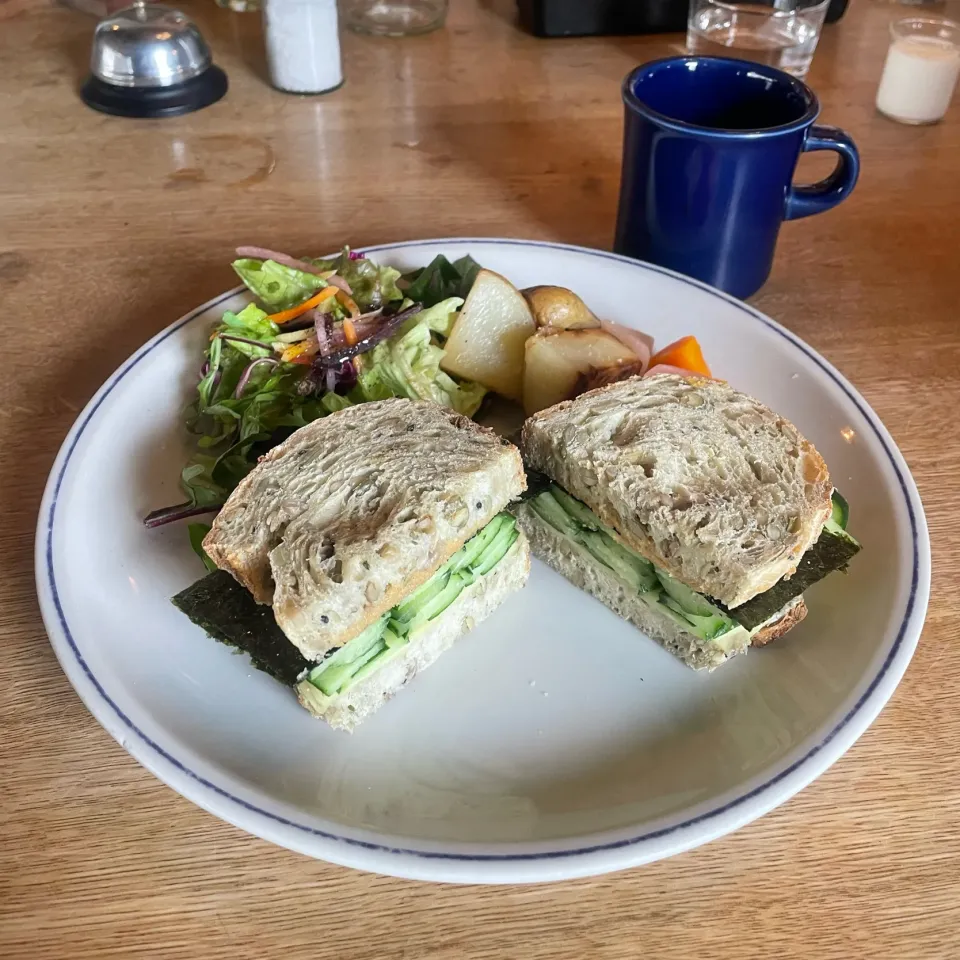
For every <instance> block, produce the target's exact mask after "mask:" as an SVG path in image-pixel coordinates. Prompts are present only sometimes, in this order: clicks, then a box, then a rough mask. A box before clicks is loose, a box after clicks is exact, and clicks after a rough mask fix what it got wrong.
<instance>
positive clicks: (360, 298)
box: [311, 247, 403, 313]
mask: <svg viewBox="0 0 960 960" xmlns="http://www.w3.org/2000/svg"><path fill="white" fill-rule="evenodd" d="M311 262H312V263H315V264H316V265H317V266H318V267H322V268H323V269H324V270H336V271H337V275H338V276H340V277H343V279H344V280H346V281H347V283H348V284H350V289H351V290H352V291H353V299H354V301H355V302H356V304H357V306H358V307H359V308H360V309H361V310H363V311H364V312H365V313H366V312H367V311H369V310H377V309H379V308H380V307H382V306H385V305H386V304H388V303H390V302H391V301H393V300H402V299H403V294H402V293H401V292H400V288H399V287H398V286H397V281H398V280H399V279H400V271H399V270H395V269H394V268H393V267H381V266H379V265H378V264H376V263H374V262H373V261H372V260H368V259H367V258H366V257H357V258H355V259H352V258H351V257H350V248H349V247H344V248H343V250H342V251H341V253H340V255H339V256H338V257H333V258H332V259H330V260H313V261H311Z"/></svg>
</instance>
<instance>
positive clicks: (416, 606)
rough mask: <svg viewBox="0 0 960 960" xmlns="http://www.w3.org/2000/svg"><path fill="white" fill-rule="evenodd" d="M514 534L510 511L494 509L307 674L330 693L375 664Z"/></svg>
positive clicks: (495, 558) (503, 550)
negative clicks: (429, 572)
mask: <svg viewBox="0 0 960 960" xmlns="http://www.w3.org/2000/svg"><path fill="white" fill-rule="evenodd" d="M519 535H520V534H519V532H518V531H517V527H516V521H515V520H514V519H513V517H511V516H510V515H509V514H507V513H501V514H498V515H497V516H496V517H494V518H493V520H491V521H490V523H488V524H487V525H486V526H485V527H484V528H483V529H482V530H481V531H480V532H479V533H477V534H475V535H474V536H473V537H471V538H470V539H469V540H468V541H467V542H466V543H465V544H464V545H463V546H462V547H461V548H460V549H459V550H458V551H457V552H456V553H455V554H454V555H453V556H452V557H451V558H450V559H449V560H448V561H447V562H446V563H445V564H444V565H443V566H442V567H441V568H440V569H439V570H437V572H436V573H435V574H434V575H433V576H432V577H431V578H430V579H429V580H427V582H426V583H424V584H422V585H421V586H420V587H418V588H417V589H416V590H415V591H414V592H413V593H412V594H411V595H410V596H409V597H407V598H406V600H404V601H403V602H402V603H399V604H397V605H396V606H395V607H394V608H393V609H392V610H390V611H389V613H387V614H386V615H385V616H384V617H383V618H382V619H381V620H379V621H378V622H377V623H376V624H374V625H373V626H372V627H370V628H368V629H367V630H365V631H364V632H363V633H362V634H360V636H358V637H354V639H353V640H351V641H350V642H349V643H347V644H345V645H344V646H343V647H341V648H340V650H338V651H337V652H336V653H335V654H333V655H332V656H331V657H328V658H327V659H326V660H324V661H323V663H320V664H318V665H317V666H316V667H314V668H313V669H312V670H311V671H310V673H309V674H307V679H308V680H309V681H310V683H312V684H313V685H314V686H315V687H317V688H318V689H320V690H321V691H322V692H323V693H325V694H326V695H327V696H336V695H337V694H339V693H344V692H346V691H347V690H349V689H350V688H351V687H352V686H354V685H355V684H357V683H359V682H360V681H361V680H362V679H363V678H364V677H368V676H370V675H371V674H372V673H374V672H376V671H377V670H379V669H380V667H382V666H383V665H384V664H386V663H388V662H389V661H390V660H392V659H393V658H394V657H395V656H397V655H398V654H399V653H400V651H401V650H402V649H403V647H404V646H405V645H406V644H407V643H408V642H409V641H410V639H411V638H413V637H414V635H415V633H416V631H417V630H418V629H419V628H420V627H422V626H424V625H425V624H427V623H429V622H430V621H431V620H436V618H437V617H439V616H440V615H441V614H442V613H443V612H444V611H445V610H446V609H447V607H449V606H450V604H452V603H453V602H454V600H456V599H457V597H459V596H460V594H461V593H463V591H464V590H465V589H466V588H467V587H468V586H470V584H472V583H474V582H475V581H476V580H477V578H479V577H482V576H485V575H486V574H488V573H489V572H490V571H491V570H493V568H494V567H496V565H497V564H498V563H499V562H500V561H501V560H502V559H503V558H504V556H506V554H507V551H508V550H509V549H510V547H512V546H513V544H514V543H515V542H516V539H517V537H518V536H519Z"/></svg>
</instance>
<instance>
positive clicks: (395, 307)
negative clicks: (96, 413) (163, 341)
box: [144, 247, 487, 559]
mask: <svg viewBox="0 0 960 960" xmlns="http://www.w3.org/2000/svg"><path fill="white" fill-rule="evenodd" d="M237 256H238V259H237V260H235V261H234V262H233V268H234V270H235V271H236V272H237V274H238V275H239V277H240V279H241V280H242V281H243V283H244V285H245V286H246V287H247V289H248V290H249V291H250V292H251V293H252V294H253V300H252V301H251V302H250V303H248V304H247V306H245V307H244V308H243V309H242V310H241V311H240V312H239V313H234V312H233V311H230V310H227V311H226V312H225V313H224V314H223V317H222V318H221V320H220V322H219V323H218V324H217V325H216V327H215V328H214V329H213V331H212V332H211V336H210V342H209V345H208V346H207V349H206V353H205V356H204V359H203V365H202V367H201V368H200V372H199V376H198V383H197V391H196V397H195V398H194V400H193V402H192V403H191V404H190V406H189V407H188V409H187V412H186V427H187V430H188V431H189V433H190V435H191V437H192V438H193V442H194V449H193V453H192V454H191V456H190V459H189V460H188V462H187V464H186V465H185V466H184V468H183V471H182V473H181V480H180V483H181V487H182V489H183V492H184V495H185V496H186V500H185V501H184V502H182V503H178V504H176V505H174V506H171V507H165V508H163V509H160V510H155V511H153V512H152V513H151V514H150V515H149V516H147V517H146V518H145V521H144V522H145V523H146V524H147V526H150V527H155V526H161V525H163V524H165V523H170V522H172V521H175V520H181V519H184V518H189V517H199V516H202V515H203V514H209V513H215V512H216V511H217V510H218V509H219V508H220V507H221V506H222V505H223V503H224V502H225V501H226V499H227V497H228V496H229V495H230V493H231V491H232V490H233V489H234V488H235V487H236V486H237V484H238V483H239V482H240V481H241V480H242V479H243V478H244V477H245V476H246V475H247V474H248V473H249V472H250V471H251V470H252V469H253V467H254V466H255V465H256V462H257V459H258V457H260V456H262V455H263V454H264V453H265V452H266V451H267V450H269V449H270V448H271V447H273V446H275V445H276V444H278V443H280V442H281V441H283V440H285V439H286V438H287V437H288V436H290V434H292V433H293V432H294V431H295V430H296V429H297V428H299V427H302V426H304V425H305V424H307V423H310V422H311V421H313V420H316V419H317V418H319V417H323V416H326V415H327V414H329V413H333V412H334V411H336V410H341V409H343V408H344V407H347V406H350V405H352V404H355V403H364V402H367V401H371V400H384V399H387V398H389V397H406V398H409V399H412V400H418V399H419V400H432V401H434V402H436V403H440V404H443V405H445V406H448V407H451V408H452V409H454V410H456V411H457V412H458V413H462V414H464V415H465V416H473V414H474V413H476V411H477V409H478V407H479V406H480V404H481V402H482V401H483V398H484V396H485V394H486V392H487V391H486V389H485V388H484V387H482V386H480V384H478V383H474V382H472V381H470V380H463V379H458V378H456V377H453V376H451V375H449V374H447V373H445V372H444V371H443V370H441V369H440V361H441V359H442V357H443V349H444V344H445V342H446V339H447V337H448V336H449V334H450V331H451V330H452V328H453V324H454V322H455V320H456V317H457V312H458V311H459V309H460V307H461V306H462V305H463V301H464V298H465V297H466V295H467V293H468V292H469V290H470V287H471V286H472V285H473V281H474V279H475V277H476V274H477V272H478V270H479V269H480V267H479V265H478V264H477V263H475V262H474V261H473V259H472V258H470V257H463V258H462V259H460V260H457V261H455V262H453V263H451V262H450V261H449V260H447V259H446V258H445V257H443V256H438V257H436V258H435V259H434V260H433V262H432V263H430V264H429V265H428V266H427V267H424V268H423V269H421V270H416V271H413V272H412V273H409V274H406V275H401V273H400V271H399V270H396V269H394V268H393V267H389V266H382V265H379V264H377V263H376V262H375V261H374V260H372V259H370V258H369V257H366V256H364V255H363V254H359V253H355V252H353V251H351V250H350V249H349V248H348V247H344V249H343V250H342V252H341V253H340V254H339V256H337V257H333V258H330V259H315V260H313V259H295V258H293V257H290V256H287V255H286V254H283V253H279V252H276V251H273V250H267V249H264V248H260V247H239V248H238V249H237ZM207 529H208V527H207V526H206V524H202V523H195V524H191V526H190V540H191V543H192V544H193V545H194V548H195V549H196V550H197V552H198V553H199V554H200V555H201V557H203V556H204V555H203V552H202V550H201V549H200V543H201V542H202V540H203V537H204V535H205V534H206V532H207ZM204 559H205V558H204Z"/></svg>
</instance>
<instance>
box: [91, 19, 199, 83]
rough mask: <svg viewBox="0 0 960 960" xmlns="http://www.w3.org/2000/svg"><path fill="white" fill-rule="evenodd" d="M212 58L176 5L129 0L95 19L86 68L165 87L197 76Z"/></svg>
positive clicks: (117, 79)
mask: <svg viewBox="0 0 960 960" xmlns="http://www.w3.org/2000/svg"><path fill="white" fill-rule="evenodd" d="M211 63H212V58H211V56H210V50H209V48H208V47H207V44H206V42H205V41H204V39H203V37H202V36H201V35H200V31H199V30H198V29H197V28H196V26H195V25H194V24H193V22H192V21H191V20H190V19H189V18H188V17H187V16H186V15H185V14H183V13H181V12H180V11H179V10H172V9H171V8H170V7H164V6H161V5H160V4H157V3H143V2H138V3H135V4H134V5H133V6H132V7H128V8H126V9H125V10H121V11H119V12H118V13H116V14H115V15H114V16H112V17H109V18H107V19H106V20H103V21H102V22H101V23H99V24H98V25H97V29H96V33H95V34H94V39H93V52H92V54H91V57H90V71H91V73H92V74H93V76H94V77H96V78H97V79H99V80H102V81H104V82H105V83H109V84H111V85H113V86H118V87H141V88H143V87H170V86H173V85H175V84H179V83H184V82H185V81H187V80H192V79H193V78H195V77H198V76H200V75H201V74H202V73H203V72H204V71H205V70H207V69H208V68H209V67H210V64H211Z"/></svg>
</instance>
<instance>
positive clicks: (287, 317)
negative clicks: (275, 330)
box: [267, 287, 337, 326]
mask: <svg viewBox="0 0 960 960" xmlns="http://www.w3.org/2000/svg"><path fill="white" fill-rule="evenodd" d="M336 295H337V288H336V287H324V288H323V289H322V290H321V291H320V292H319V293H315V294H314V295H313V296H312V297H311V298H310V299H309V300H304V302H303V303H301V304H300V306H299V307H291V308H290V309H289V310H281V311H280V312H279V313H271V314H270V316H269V317H267V319H268V320H272V321H273V322H274V323H275V324H277V326H281V325H282V324H284V323H289V322H290V321H291V320H296V319H297V317H299V316H301V315H302V314H304V313H306V312H307V311H308V310H312V309H313V308H314V307H317V306H319V305H320V304H321V303H323V301H324V300H329V299H330V298H331V297H335V296H336Z"/></svg>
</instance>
